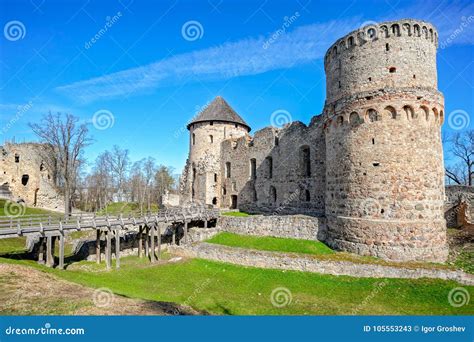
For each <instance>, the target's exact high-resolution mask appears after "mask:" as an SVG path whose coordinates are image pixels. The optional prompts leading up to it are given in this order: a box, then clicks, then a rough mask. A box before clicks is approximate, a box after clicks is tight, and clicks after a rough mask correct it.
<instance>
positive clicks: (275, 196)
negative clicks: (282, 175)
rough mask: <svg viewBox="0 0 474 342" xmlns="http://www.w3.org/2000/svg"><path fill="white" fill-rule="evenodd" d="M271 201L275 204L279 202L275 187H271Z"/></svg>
mask: <svg viewBox="0 0 474 342" xmlns="http://www.w3.org/2000/svg"><path fill="white" fill-rule="evenodd" d="M270 200H271V201H272V203H275V202H276V200H277V193H276V189H275V187H274V186H271V187H270Z"/></svg>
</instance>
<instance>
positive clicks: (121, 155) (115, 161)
mask: <svg viewBox="0 0 474 342" xmlns="http://www.w3.org/2000/svg"><path fill="white" fill-rule="evenodd" d="M109 162H110V168H111V172H112V176H113V178H114V183H115V184H114V185H115V191H116V192H117V193H118V194H119V195H123V192H124V185H125V181H126V177H127V171H128V168H129V165H130V159H129V157H128V150H125V149H123V150H122V149H121V148H120V147H118V146H117V145H114V146H113V147H112V151H111V152H110V159H109Z"/></svg>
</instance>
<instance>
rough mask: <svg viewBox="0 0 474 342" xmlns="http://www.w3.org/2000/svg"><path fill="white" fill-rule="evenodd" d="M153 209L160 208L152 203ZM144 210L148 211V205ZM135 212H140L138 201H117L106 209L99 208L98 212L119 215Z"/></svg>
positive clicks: (99, 213)
mask: <svg viewBox="0 0 474 342" xmlns="http://www.w3.org/2000/svg"><path fill="white" fill-rule="evenodd" d="M150 210H151V211H152V212H153V211H157V210H158V206H157V205H156V204H151V209H150ZM143 211H145V212H146V211H147V209H146V207H145V208H143ZM131 213H132V214H133V213H140V205H139V204H138V203H134V202H133V203H130V202H116V203H110V204H108V205H107V206H106V207H105V208H104V209H102V210H99V211H98V212H97V214H98V215H106V214H109V215H118V214H124V215H126V214H131Z"/></svg>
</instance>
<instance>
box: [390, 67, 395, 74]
mask: <svg viewBox="0 0 474 342" xmlns="http://www.w3.org/2000/svg"><path fill="white" fill-rule="evenodd" d="M388 71H389V72H390V73H391V74H393V73H395V72H396V71H397V68H395V67H391V68H390V69H388Z"/></svg>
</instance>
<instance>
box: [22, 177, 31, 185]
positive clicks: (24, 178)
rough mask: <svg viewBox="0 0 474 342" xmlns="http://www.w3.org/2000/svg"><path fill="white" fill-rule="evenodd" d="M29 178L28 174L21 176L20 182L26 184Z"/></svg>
mask: <svg viewBox="0 0 474 342" xmlns="http://www.w3.org/2000/svg"><path fill="white" fill-rule="evenodd" d="M29 179H30V176H28V175H23V176H21V184H23V185H25V186H26V184H28V180H29Z"/></svg>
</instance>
